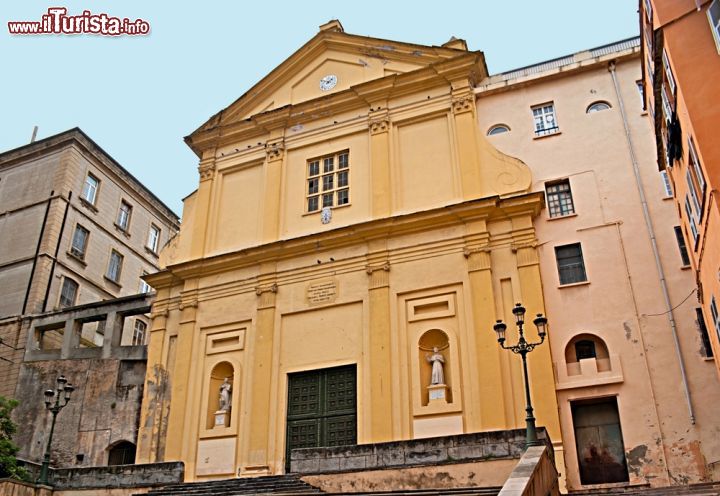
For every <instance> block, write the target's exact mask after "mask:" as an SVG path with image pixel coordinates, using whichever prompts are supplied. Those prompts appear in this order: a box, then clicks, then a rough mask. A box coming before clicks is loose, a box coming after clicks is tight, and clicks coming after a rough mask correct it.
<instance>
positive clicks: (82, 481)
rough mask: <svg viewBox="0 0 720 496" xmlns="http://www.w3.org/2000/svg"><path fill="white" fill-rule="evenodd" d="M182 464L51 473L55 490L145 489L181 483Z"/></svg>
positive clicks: (75, 469) (57, 470) (58, 470)
mask: <svg viewBox="0 0 720 496" xmlns="http://www.w3.org/2000/svg"><path fill="white" fill-rule="evenodd" d="M184 471H185V468H184V465H183V463H182V462H166V463H146V464H141V465H116V466H114V467H83V468H67V469H65V468H63V469H54V470H53V471H52V474H51V476H52V481H53V484H54V488H55V490H56V492H57V491H69V490H87V489H119V488H133V489H135V488H147V487H154V486H164V485H167V484H179V483H181V482H183V474H184Z"/></svg>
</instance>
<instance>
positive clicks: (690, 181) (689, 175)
mask: <svg viewBox="0 0 720 496" xmlns="http://www.w3.org/2000/svg"><path fill="white" fill-rule="evenodd" d="M685 179H686V180H687V184H688V191H689V192H690V198H692V201H693V205H694V206H695V213H696V214H697V217H698V219H700V215H701V212H702V208H701V207H700V197H699V196H698V191H697V189H696V186H695V183H694V182H693V178H692V173H691V172H690V167H688V170H687V173H686V174H685Z"/></svg>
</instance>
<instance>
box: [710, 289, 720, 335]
mask: <svg viewBox="0 0 720 496" xmlns="http://www.w3.org/2000/svg"><path fill="white" fill-rule="evenodd" d="M710 315H711V316H712V319H713V325H714V326H715V332H716V333H717V336H718V339H720V314H718V307H717V302H715V296H713V297H712V300H711V301H710Z"/></svg>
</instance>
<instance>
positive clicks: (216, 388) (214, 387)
mask: <svg viewBox="0 0 720 496" xmlns="http://www.w3.org/2000/svg"><path fill="white" fill-rule="evenodd" d="M226 378H227V379H228V382H229V383H230V385H231V386H232V390H231V395H232V396H233V397H234V396H235V395H236V394H237V392H236V391H235V387H234V385H235V368H234V367H233V366H232V364H231V363H230V362H220V363H218V364H216V365H215V366H214V367H213V368H212V370H211V372H210V377H209V383H208V389H207V394H208V398H207V412H206V413H207V415H206V421H205V423H206V425H205V428H206V429H212V428H214V427H215V412H217V411H218V410H219V409H220V386H221V385H222V384H223V382H225V379H226ZM232 415H233V412H232V410H229V411H228V412H227V416H228V417H227V422H226V426H229V425H230V422H231V421H232Z"/></svg>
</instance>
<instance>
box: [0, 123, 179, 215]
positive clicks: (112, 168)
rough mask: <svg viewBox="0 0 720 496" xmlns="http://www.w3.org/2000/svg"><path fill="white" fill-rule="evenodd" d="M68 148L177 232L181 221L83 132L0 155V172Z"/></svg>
mask: <svg viewBox="0 0 720 496" xmlns="http://www.w3.org/2000/svg"><path fill="white" fill-rule="evenodd" d="M68 145H75V147H76V149H77V150H78V151H79V153H81V154H83V156H84V157H85V158H88V159H89V158H92V159H94V162H93V163H94V165H96V166H97V167H99V168H101V169H102V170H103V171H104V172H105V173H106V174H108V175H109V176H111V177H112V178H113V180H115V181H117V182H118V184H119V187H120V188H122V189H123V190H124V191H126V192H128V194H129V193H131V192H134V193H135V195H134V197H133V200H135V201H138V202H141V203H145V207H146V208H147V209H148V210H149V211H150V212H152V213H154V214H155V215H157V216H158V218H160V219H162V220H163V221H165V222H166V223H167V224H168V225H169V226H173V227H174V228H175V229H179V228H180V218H179V217H178V216H177V215H176V214H175V212H173V211H172V210H171V209H170V207H168V206H167V205H165V204H164V203H163V202H162V201H161V200H160V199H159V198H158V197H157V196H155V194H154V193H153V192H152V191H150V190H149V189H148V188H147V187H145V185H143V184H142V183H141V182H140V181H139V180H138V179H137V178H135V176H133V175H132V174H131V173H130V172H129V171H128V170H127V169H125V168H124V167H123V166H122V165H121V164H120V163H119V162H117V161H116V160H115V159H114V158H113V157H112V156H111V155H110V154H109V153H107V152H106V151H105V150H103V149H102V148H101V147H100V145H98V144H97V143H95V141H93V140H92V138H90V137H89V136H88V135H87V134H85V133H84V132H83V130H82V129H80V128H78V127H75V128H72V129H69V130H67V131H64V132H62V133H59V134H55V135H53V136H49V137H47V138H44V139H41V140H38V141H35V142H33V143H29V144H27V145H23V146H21V147H18V148H14V149H12V150H8V151H6V152H2V153H0V169H1V168H5V167H13V166H17V165H21V164H23V163H25V162H27V161H30V160H32V159H35V158H37V157H40V156H46V155H49V154H51V153H56V152H60V151H61V150H62V149H63V148H64V147H67V146H68Z"/></svg>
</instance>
